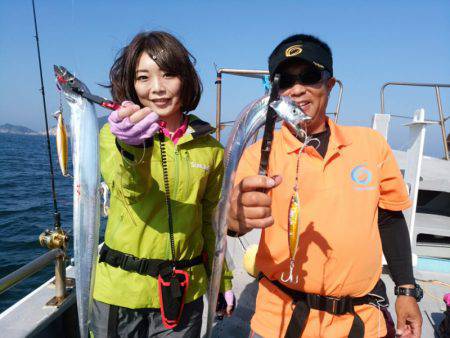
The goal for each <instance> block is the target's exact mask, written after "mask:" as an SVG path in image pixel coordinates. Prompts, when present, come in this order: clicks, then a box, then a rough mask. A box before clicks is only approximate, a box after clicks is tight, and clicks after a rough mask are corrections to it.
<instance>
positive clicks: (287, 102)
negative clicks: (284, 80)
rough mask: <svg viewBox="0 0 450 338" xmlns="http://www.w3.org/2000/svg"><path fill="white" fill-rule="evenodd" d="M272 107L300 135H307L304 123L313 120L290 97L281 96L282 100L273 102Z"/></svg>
mask: <svg viewBox="0 0 450 338" xmlns="http://www.w3.org/2000/svg"><path fill="white" fill-rule="evenodd" d="M270 106H271V107H272V108H273V109H274V110H275V112H276V113H277V115H278V116H279V117H280V118H281V120H283V121H285V122H286V123H287V124H288V125H289V126H290V127H291V128H293V129H294V130H295V132H296V133H297V134H298V135H301V134H304V133H305V130H304V129H303V126H304V123H306V122H308V121H309V120H311V117H310V116H308V115H306V114H305V113H304V112H303V110H302V109H301V108H300V107H299V106H297V105H296V104H295V102H294V101H293V100H292V99H291V98H290V97H288V96H280V98H279V99H278V100H276V101H273V102H272V103H271V104H270Z"/></svg>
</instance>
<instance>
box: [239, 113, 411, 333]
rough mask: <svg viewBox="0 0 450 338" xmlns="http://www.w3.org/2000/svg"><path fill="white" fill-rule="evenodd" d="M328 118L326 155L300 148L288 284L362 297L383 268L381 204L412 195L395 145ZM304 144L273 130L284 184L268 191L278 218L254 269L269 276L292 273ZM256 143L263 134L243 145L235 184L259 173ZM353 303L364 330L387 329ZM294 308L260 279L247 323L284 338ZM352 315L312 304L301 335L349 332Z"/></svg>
mask: <svg viewBox="0 0 450 338" xmlns="http://www.w3.org/2000/svg"><path fill="white" fill-rule="evenodd" d="M328 125H329V127H330V141H329V145H328V150H327V153H326V156H325V158H324V159H323V158H322V157H321V156H320V155H319V153H318V152H317V151H316V149H315V148H313V147H312V146H307V147H306V148H305V149H304V150H303V152H302V154H301V155H300V162H299V170H298V175H299V176H298V182H299V201H300V225H299V234H300V239H299V245H298V249H297V252H296V254H295V257H294V261H295V267H294V276H298V282H297V283H287V284H286V286H288V287H290V288H292V289H298V290H301V291H304V292H308V293H315V294H321V295H327V296H335V297H342V296H353V297H360V296H363V295H366V294H367V293H368V292H370V291H371V290H372V289H373V287H374V286H375V284H376V282H377V281H378V280H379V278H380V275H381V262H382V249H381V240H380V234H379V231H378V207H381V208H383V209H389V210H404V209H406V208H408V207H410V205H411V202H410V200H409V198H408V194H407V191H406V186H405V183H404V181H403V178H402V175H401V173H400V170H399V168H398V165H397V163H396V160H395V158H394V156H393V154H392V151H391V149H390V147H389V145H388V144H387V142H386V140H385V139H384V138H383V137H382V136H381V135H380V134H378V133H377V132H376V131H374V130H372V129H369V128H363V127H344V126H338V125H336V124H334V123H333V122H332V121H331V120H328ZM301 146H302V143H301V142H300V141H299V140H298V139H297V138H296V137H295V136H294V135H292V134H291V132H290V131H289V129H288V128H287V127H286V126H284V125H283V126H282V128H281V130H280V131H276V132H275V135H274V141H273V144H272V151H271V154H270V160H269V174H270V175H271V176H272V175H281V176H282V183H281V184H280V185H279V186H278V187H276V188H274V189H273V190H272V191H271V194H272V215H273V217H274V220H275V223H274V225H273V226H271V227H269V228H266V229H264V230H263V232H262V235H261V241H260V244H259V250H258V254H257V257H256V264H257V266H258V268H259V269H260V271H261V272H263V273H264V274H265V275H266V276H267V277H268V278H270V279H277V280H280V279H281V276H282V274H283V273H284V277H287V276H288V275H289V261H290V257H289V245H288V233H287V223H288V212H289V204H290V200H291V197H292V195H293V193H294V185H295V171H296V167H297V159H298V152H299V149H300V147H301ZM260 150H261V141H259V142H257V143H255V144H254V145H252V146H251V147H249V148H248V149H247V150H246V151H245V153H244V155H243V157H242V159H241V161H240V163H239V167H238V170H237V174H236V180H235V183H239V182H240V181H241V180H242V179H243V178H244V177H247V176H252V175H256V174H257V173H258V166H259V161H260ZM356 310H357V312H358V314H359V315H360V317H361V319H362V320H363V321H364V322H365V326H366V327H365V332H366V336H369V337H370V336H376V335H377V333H378V331H379V327H381V330H380V331H379V333H380V334H381V335H384V334H386V327H385V323H384V320H383V317H382V315H381V316H380V312H379V311H378V309H376V308H375V307H372V306H369V305H362V306H359V307H357V308H356ZM291 314H292V307H291V302H290V299H289V298H288V297H287V296H286V295H284V294H283V293H282V292H281V291H279V290H278V289H276V287H275V286H273V285H272V284H271V283H270V282H269V281H268V280H267V279H265V278H263V279H262V280H261V282H260V285H259V292H258V296H257V300H256V311H255V315H254V317H253V319H252V323H251V325H252V329H253V330H254V331H255V332H257V333H258V334H260V335H262V336H264V337H284V333H285V330H286V329H287V326H288V324H289V320H290V317H291ZM352 322H353V316H352V315H343V316H333V315H331V314H328V313H326V312H321V311H320V312H319V311H315V310H311V313H310V316H309V318H308V323H307V325H306V328H305V331H304V333H303V336H302V337H319V336H320V337H333V338H337V337H346V336H348V333H349V331H350V327H351V324H352ZM379 323H381V324H380V326H379Z"/></svg>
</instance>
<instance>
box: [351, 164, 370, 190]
mask: <svg viewBox="0 0 450 338" xmlns="http://www.w3.org/2000/svg"><path fill="white" fill-rule="evenodd" d="M350 176H351V178H352V181H353V182H355V183H356V184H357V185H356V186H355V187H354V189H356V190H373V189H375V187H374V186H369V184H370V183H371V182H372V172H371V171H370V170H369V169H368V168H367V166H366V165H365V164H361V165H358V166H356V167H354V168H353V169H352V172H351V174H350Z"/></svg>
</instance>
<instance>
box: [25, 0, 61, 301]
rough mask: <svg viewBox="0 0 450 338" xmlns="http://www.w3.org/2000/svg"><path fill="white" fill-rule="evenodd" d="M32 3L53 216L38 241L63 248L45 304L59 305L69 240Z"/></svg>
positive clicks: (44, 244) (49, 247) (56, 262)
mask: <svg viewBox="0 0 450 338" xmlns="http://www.w3.org/2000/svg"><path fill="white" fill-rule="evenodd" d="M31 3H32V5H33V19H34V31H35V33H36V35H35V36H34V37H35V38H36V46H37V53H38V61H39V75H40V79H41V94H42V102H43V105H44V120H45V131H46V135H47V150H48V159H49V164H50V181H51V187H52V198H53V209H54V213H53V217H54V228H53V230H49V229H47V230H45V231H44V232H43V233H41V234H40V235H39V242H40V244H41V245H42V246H46V247H47V248H48V249H56V248H60V249H62V250H63V253H64V254H63V255H62V256H60V257H57V258H56V260H55V291H56V292H55V297H54V298H52V299H51V300H50V301H49V302H48V303H47V305H50V306H59V305H60V304H61V303H62V302H63V301H64V299H66V297H67V290H66V268H65V259H66V254H65V253H66V249H67V243H68V241H69V237H68V236H67V234H66V232H65V231H64V230H63V229H61V215H60V213H59V211H58V203H57V202H56V191H55V175H54V172H53V162H52V151H51V147H50V134H49V131H48V119H47V103H46V101H45V88H44V79H43V76H42V62H41V49H40V46H39V33H38V28H37V20H36V9H35V5H34V0H31Z"/></svg>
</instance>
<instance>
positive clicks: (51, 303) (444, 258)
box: [0, 69, 450, 338]
mask: <svg viewBox="0 0 450 338" xmlns="http://www.w3.org/2000/svg"><path fill="white" fill-rule="evenodd" d="M223 74H228V75H237V76H246V77H253V78H257V79H262V78H263V77H264V76H266V75H268V71H258V70H239V69H219V70H217V81H216V84H217V112H216V127H217V129H216V131H217V132H216V137H217V138H218V139H219V140H220V134H221V130H222V129H223V128H224V127H226V126H227V125H230V124H231V122H223V121H222V120H221V100H222V95H221V83H222V75H223ZM338 85H339V92H338V100H337V106H336V109H335V111H334V112H332V113H331V114H332V115H333V116H334V119H335V120H338V118H339V110H340V102H341V99H342V94H343V84H342V82H340V81H338ZM394 85H395V86H396V85H401V86H425V87H433V88H435V92H436V100H437V105H438V111H439V119H437V120H434V121H433V120H429V119H425V116H426V114H425V111H424V110H423V109H419V110H417V111H416V112H414V113H413V114H411V117H409V121H408V123H407V124H406V125H405V128H409V131H410V138H409V140H408V146H407V149H406V150H401V151H400V150H394V154H395V156H396V158H397V161H398V163H399V165H400V168H401V169H402V171H404V177H405V182H406V183H407V185H408V188H409V191H410V196H411V199H412V200H413V202H414V206H413V207H412V208H411V209H410V210H409V211H408V212H407V213H406V214H405V216H406V219H407V222H408V226H409V229H410V233H411V243H412V250H413V256H414V264H415V276H416V278H417V279H418V282H419V284H421V285H422V287H423V289H424V292H425V296H424V298H423V300H422V302H421V303H420V308H421V311H422V314H423V319H424V324H423V337H433V336H437V333H436V332H437V331H436V330H437V326H438V325H439V323H440V321H441V320H442V318H443V311H444V310H445V307H444V303H443V301H442V297H443V295H444V294H445V293H447V292H450V289H449V287H450V161H449V153H448V144H447V142H448V141H447V139H446V135H447V132H446V130H445V123H446V120H447V119H448V118H449V117H445V116H444V113H443V109H442V104H441V97H440V89H441V88H450V84H432V83H431V84H418V83H400V82H397V83H393V82H392V83H386V84H385V85H383V87H382V89H381V107H382V108H381V112H380V114H376V115H375V116H374V118H373V127H374V128H375V129H377V130H379V131H380V132H381V133H382V134H383V135H385V136H386V137H387V136H388V130H389V122H390V119H391V118H392V117H396V116H395V115H388V114H385V113H384V91H385V89H386V88H387V87H388V86H394ZM418 104H420V102H419V103H418ZM429 124H438V125H439V126H440V129H441V132H442V140H443V148H444V156H443V158H435V157H428V156H424V155H423V145H424V140H425V137H426V133H427V132H429V130H427V128H428V126H429ZM218 193H219V192H218ZM259 236H260V232H258V231H255V230H254V231H252V232H250V233H249V234H247V235H245V236H243V237H241V238H238V239H235V238H229V240H228V254H227V260H228V261H229V265H230V266H231V267H232V268H233V267H234V291H235V293H236V295H237V298H238V304H237V307H236V310H235V313H234V315H233V316H232V317H231V318H226V319H224V320H222V321H218V322H216V324H215V326H214V330H213V336H214V337H247V336H248V333H249V331H250V326H249V322H250V319H251V316H252V314H253V312H254V305H255V298H256V293H257V288H258V283H257V281H256V280H255V279H254V278H253V277H250V276H249V275H248V274H247V273H246V272H245V270H244V269H243V267H242V258H243V254H244V249H245V248H246V247H248V246H249V245H250V244H257V243H258V242H259ZM61 255H62V252H61V250H59V249H53V250H52V251H49V252H48V253H46V254H45V255H43V256H41V257H38V258H37V259H36V260H34V261H32V262H30V263H29V264H27V265H26V266H24V267H22V268H21V269H19V270H17V271H15V272H13V273H11V274H10V275H8V276H4V277H3V278H1V279H0V294H1V293H2V292H4V291H6V290H7V289H9V288H10V287H12V286H14V285H16V284H17V283H19V282H20V281H22V280H23V279H25V278H27V277H29V276H31V275H32V274H34V273H36V272H38V271H39V270H41V269H42V268H43V267H45V266H46V265H48V264H50V263H52V262H54V261H55V262H56V268H55V271H56V273H55V278H52V279H50V280H49V281H47V282H46V283H44V284H42V285H41V286H40V287H38V288H37V289H35V290H34V291H32V292H31V293H30V294H28V295H27V296H26V297H24V298H23V299H21V300H20V301H18V302H17V303H16V304H14V305H13V306H11V307H10V308H8V309H6V310H5V311H4V312H3V313H0V330H1V331H0V332H1V336H4V337H10V338H15V337H78V336H79V333H78V320H77V312H76V300H75V292H74V288H75V287H76V281H75V280H74V279H73V267H72V266H69V267H68V268H67V269H66V270H64V268H63V264H61ZM383 280H384V281H385V282H386V284H387V289H388V292H390V294H389V298H390V300H391V307H390V310H391V313H392V314H393V315H394V317H395V312H394V311H393V306H392V303H393V300H394V299H395V298H394V295H393V283H392V281H391V280H390V278H389V276H388V274H387V273H386V274H383ZM205 305H206V304H205ZM206 309H207V306H205V310H206ZM204 318H205V321H204V327H206V311H205V316H204Z"/></svg>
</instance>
